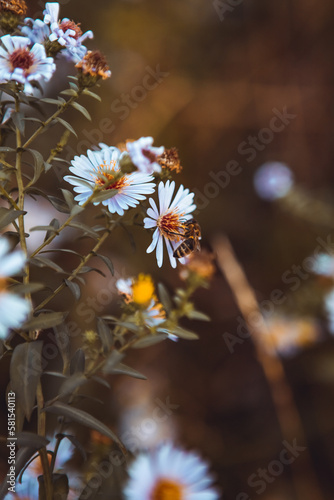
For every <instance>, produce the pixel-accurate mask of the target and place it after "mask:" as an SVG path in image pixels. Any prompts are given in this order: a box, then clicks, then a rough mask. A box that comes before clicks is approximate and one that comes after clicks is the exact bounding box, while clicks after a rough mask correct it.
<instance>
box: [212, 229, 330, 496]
mask: <svg viewBox="0 0 334 500" xmlns="http://www.w3.org/2000/svg"><path fill="white" fill-rule="evenodd" d="M213 248H214V250H215V252H216V255H217V261H218V265H219V267H220V269H221V271H222V272H223V274H224V275H225V277H226V280H227V282H228V284H229V285H230V287H231V290H232V293H233V295H234V297H235V300H236V302H237V304H238V307H239V309H240V311H241V313H242V315H243V317H244V319H245V322H246V325H247V327H248V330H249V331H250V332H252V335H253V336H252V338H253V341H254V344H255V348H256V354H257V359H258V361H259V363H260V364H261V366H262V369H263V372H264V374H265V376H266V379H267V381H268V385H269V387H270V391H271V395H272V398H273V402H274V405H275V408H276V413H277V418H278V421H279V425H280V428H281V433H282V435H283V436H284V438H285V439H287V440H296V439H297V440H300V442H303V443H306V436H305V432H304V429H303V424H302V421H301V418H300V415H299V412H298V409H297V407H296V404H295V401H294V397H293V394H292V391H291V389H290V386H289V383H288V381H287V378H286V375H285V370H284V366H283V364H282V361H281V360H280V358H279V357H277V356H270V355H269V354H267V352H266V351H265V349H264V348H263V338H264V335H266V337H267V338H269V339H271V341H272V342H273V340H272V337H270V331H269V330H268V327H267V325H266V322H265V319H264V317H263V315H262V313H261V310H260V308H259V305H258V302H257V300H256V296H255V293H254V290H253V289H252V287H251V286H250V284H249V282H248V280H247V277H246V275H245V273H244V271H243V269H242V267H241V265H240V264H239V262H238V260H237V258H236V256H235V254H234V251H233V248H232V246H231V244H230V242H229V240H228V239H227V238H226V237H225V236H217V237H216V238H215V239H214V242H213ZM255 315H256V318H257V321H256V327H254V324H253V323H252V322H251V321H250V317H253V318H254V317H255ZM303 456H304V470H303V471H302V472H300V476H302V475H303V476H304V481H301V480H300V477H296V474H294V475H293V478H294V486H295V489H296V492H297V496H298V498H300V500H306V499H310V500H322V499H323V495H322V492H321V489H320V487H319V484H318V479H317V477H316V475H315V473H314V470H313V467H312V459H311V456H310V454H309V452H308V450H307V449H306V450H305V451H304V452H303ZM298 464H299V462H298V461H295V462H294V464H293V466H292V471H294V472H295V473H296V471H297V468H298V467H300V465H298ZM298 476H299V474H298ZM303 482H304V484H303Z"/></svg>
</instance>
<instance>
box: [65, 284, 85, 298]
mask: <svg viewBox="0 0 334 500" xmlns="http://www.w3.org/2000/svg"><path fill="white" fill-rule="evenodd" d="M65 284H66V286H67V287H68V288H69V289H70V291H71V292H72V293H73V295H74V297H75V298H76V299H77V300H79V299H80V296H81V290H80V286H79V285H78V284H77V283H74V282H73V281H70V280H65Z"/></svg>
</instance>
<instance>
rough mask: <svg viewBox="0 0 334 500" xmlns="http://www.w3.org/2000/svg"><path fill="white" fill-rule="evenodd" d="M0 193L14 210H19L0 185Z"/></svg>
mask: <svg viewBox="0 0 334 500" xmlns="http://www.w3.org/2000/svg"><path fill="white" fill-rule="evenodd" d="M0 191H1V192H2V194H3V195H4V197H5V198H6V199H7V200H8V201H9V203H10V204H11V205H12V206H13V207H14V208H15V210H20V209H19V206H18V205H17V203H16V202H15V200H13V198H12V197H11V195H10V194H9V193H7V191H6V189H5V188H4V187H3V186H1V185H0Z"/></svg>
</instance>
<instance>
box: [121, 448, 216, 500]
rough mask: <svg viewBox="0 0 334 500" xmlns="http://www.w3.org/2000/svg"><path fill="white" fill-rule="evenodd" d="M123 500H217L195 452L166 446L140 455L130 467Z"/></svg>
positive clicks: (209, 479) (214, 490)
mask: <svg viewBox="0 0 334 500" xmlns="http://www.w3.org/2000/svg"><path fill="white" fill-rule="evenodd" d="M129 476H130V478H129V481H128V483H127V485H126V487H125V489H124V495H125V498H126V500H161V499H174V498H175V499H178V500H218V499H219V498H220V494H219V492H218V491H217V490H216V489H215V488H213V487H212V483H213V477H212V476H211V474H210V473H209V466H208V464H207V463H206V462H204V461H203V460H202V459H201V458H200V457H199V456H198V455H197V454H196V453H193V452H186V451H183V450H181V449H178V448H175V447H173V446H172V445H171V444H169V443H166V444H163V445H162V446H160V447H159V448H158V449H156V450H154V451H152V452H148V453H140V454H139V455H138V457H137V458H136V459H135V461H134V462H133V463H132V464H131V465H130V467H129Z"/></svg>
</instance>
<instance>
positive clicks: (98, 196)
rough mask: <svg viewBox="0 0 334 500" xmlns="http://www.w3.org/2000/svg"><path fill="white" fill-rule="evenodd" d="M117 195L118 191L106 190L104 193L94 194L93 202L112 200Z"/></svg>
mask: <svg viewBox="0 0 334 500" xmlns="http://www.w3.org/2000/svg"><path fill="white" fill-rule="evenodd" d="M117 193H118V189H106V190H105V191H100V192H96V194H94V197H93V202H101V201H104V200H109V199H110V198H113V197H114V196H115V195H116V194H117Z"/></svg>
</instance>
